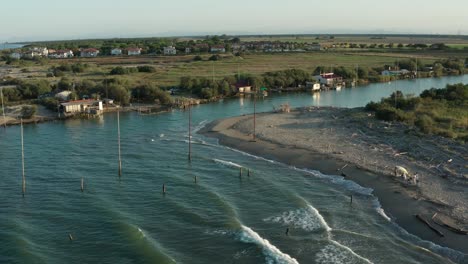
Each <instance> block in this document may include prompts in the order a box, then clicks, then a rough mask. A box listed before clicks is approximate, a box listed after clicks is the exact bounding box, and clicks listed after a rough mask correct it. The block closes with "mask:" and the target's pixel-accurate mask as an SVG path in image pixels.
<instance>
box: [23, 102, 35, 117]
mask: <svg viewBox="0 0 468 264" xmlns="http://www.w3.org/2000/svg"><path fill="white" fill-rule="evenodd" d="M36 112H37V106H35V105H26V106H23V107H22V108H21V118H24V119H28V118H31V117H33V116H34V115H35V114H36Z"/></svg>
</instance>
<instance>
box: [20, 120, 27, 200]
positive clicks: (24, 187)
mask: <svg viewBox="0 0 468 264" xmlns="http://www.w3.org/2000/svg"><path fill="white" fill-rule="evenodd" d="M21 167H22V170H23V197H24V194H25V193H26V177H25V176H24V140H23V119H22V118H21Z"/></svg>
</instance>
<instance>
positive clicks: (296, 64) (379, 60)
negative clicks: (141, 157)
mask: <svg viewBox="0 0 468 264" xmlns="http://www.w3.org/2000/svg"><path fill="white" fill-rule="evenodd" d="M194 56H195V55H182V56H135V57H128V56H127V57H97V58H73V59H67V60H49V61H48V62H47V63H45V64H44V65H32V63H31V62H28V64H26V65H17V66H15V68H12V69H10V71H11V72H9V73H8V74H7V75H9V76H11V77H14V78H22V79H24V78H26V79H31V80H34V79H47V80H49V81H53V80H55V81H57V80H58V79H59V78H46V74H47V72H48V71H49V69H50V68H51V67H53V66H58V65H60V64H63V63H71V64H73V63H79V62H81V63H86V64H88V65H90V67H89V68H88V69H87V70H86V71H85V72H84V73H78V74H71V73H68V77H70V78H72V79H75V80H82V79H91V80H96V81H99V80H102V79H103V78H104V77H105V76H106V75H109V73H110V70H111V69H112V68H114V67H116V66H122V67H136V66H138V65H151V66H153V67H154V68H155V69H156V71H155V72H154V73H133V74H127V75H124V76H123V77H125V78H126V79H129V80H130V81H132V82H134V83H145V82H152V83H154V84H156V85H158V86H162V87H167V86H174V85H177V84H178V83H179V80H180V78H181V77H183V76H193V77H207V78H213V77H214V78H215V79H220V78H223V77H226V76H233V75H235V74H237V73H238V72H239V73H241V74H242V73H244V74H247V73H248V74H252V75H260V74H263V73H265V72H270V71H279V70H285V69H292V68H297V69H303V70H306V71H308V72H312V71H313V70H314V69H315V68H316V67H317V66H324V67H330V68H332V67H336V66H344V67H349V68H353V69H354V68H355V67H356V66H357V65H358V66H360V67H368V68H370V67H382V66H384V65H386V64H387V65H392V64H394V62H395V61H397V60H402V59H407V58H418V60H420V61H421V62H423V63H432V62H434V61H435V60H437V59H442V58H449V57H454V56H459V57H460V58H465V57H468V51H467V52H461V53H453V54H452V53H450V52H439V51H424V52H422V51H413V52H408V51H397V50H393V51H391V52H390V51H387V52H375V51H372V52H371V51H360V52H353V51H334V52H331V51H328V52H323V51H321V52H308V53H274V54H268V53H250V54H244V55H243V56H242V57H235V56H233V55H230V54H226V55H223V57H222V59H221V60H218V61H214V62H213V61H208V58H209V56H210V55H208V54H205V55H202V57H203V61H193V58H194Z"/></svg>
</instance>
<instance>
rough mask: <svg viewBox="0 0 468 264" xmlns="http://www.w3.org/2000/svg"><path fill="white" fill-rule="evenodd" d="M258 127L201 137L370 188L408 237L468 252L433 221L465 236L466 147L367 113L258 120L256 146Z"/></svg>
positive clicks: (246, 122) (228, 124) (312, 111)
mask: <svg viewBox="0 0 468 264" xmlns="http://www.w3.org/2000/svg"><path fill="white" fill-rule="evenodd" d="M253 123H254V122H253V116H252V115H249V116H240V117H234V118H228V119H224V120H219V121H215V122H213V123H211V124H209V125H208V126H206V127H205V128H204V129H203V130H201V131H200V133H202V134H204V135H206V136H209V137H215V138H218V139H219V141H220V144H223V145H226V146H229V147H233V148H236V149H239V150H242V151H245V152H248V153H251V154H254V155H258V156H262V157H265V158H268V159H272V160H276V161H279V162H282V163H285V164H288V165H291V166H295V167H298V168H307V169H312V170H318V171H320V172H322V173H325V174H329V175H337V177H346V178H347V179H349V180H353V181H355V182H357V183H358V184H360V185H362V186H364V187H368V188H372V189H373V190H374V192H373V194H374V195H375V196H376V197H378V199H379V201H380V203H381V204H382V207H383V209H384V210H385V212H386V214H387V215H388V216H390V218H391V219H392V221H394V222H396V223H397V224H398V225H400V226H401V227H403V228H404V229H405V230H406V231H408V232H409V233H411V234H414V235H416V236H418V237H420V238H422V239H424V240H428V241H432V242H434V243H436V244H438V245H441V246H446V247H450V248H453V249H456V250H459V251H461V252H464V253H465V254H466V253H468V236H467V235H463V234H459V233H456V232H454V231H452V230H450V229H449V228H447V227H443V226H441V225H438V224H437V223H435V221H434V220H437V219H439V220H442V222H444V223H449V224H450V225H451V226H455V227H457V228H460V229H464V230H466V229H468V192H467V187H468V167H467V165H466V164H468V163H467V159H468V151H467V148H466V145H464V144H462V143H460V142H455V141H452V140H448V139H444V138H440V137H435V136H421V135H420V134H418V133H417V132H416V131H414V130H412V129H410V128H409V127H406V126H405V125H402V124H390V123H386V122H382V121H379V120H376V119H375V118H374V117H373V116H372V115H370V114H369V113H367V112H364V111H363V110H362V109H342V108H328V107H327V108H325V107H324V108H317V107H306V108H300V109H295V110H293V111H291V112H290V113H262V114H257V115H256V133H255V135H256V141H255V142H253V141H252V139H253ZM395 166H403V167H405V168H406V169H407V170H408V171H409V172H410V174H418V176H419V179H420V181H419V183H418V184H417V185H413V184H410V183H407V182H405V181H404V180H403V179H402V178H401V177H400V178H396V177H394V176H393V173H394V168H395ZM340 175H342V176H340ZM435 214H437V215H436V216H435V218H434V219H432V218H433V217H434V215H435ZM416 215H420V216H422V217H423V218H425V219H426V220H427V221H428V222H429V223H430V224H431V225H432V226H433V227H435V228H436V229H437V230H439V231H440V232H442V233H443V236H440V235H438V234H436V232H434V231H433V230H431V229H430V228H429V227H428V226H427V225H425V224H424V223H422V222H421V221H420V220H419V219H417V218H416ZM438 222H439V224H440V221H438Z"/></svg>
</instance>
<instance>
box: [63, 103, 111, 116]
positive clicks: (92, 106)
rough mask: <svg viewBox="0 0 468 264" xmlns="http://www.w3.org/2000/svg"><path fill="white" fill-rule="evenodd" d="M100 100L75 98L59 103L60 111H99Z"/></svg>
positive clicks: (70, 112)
mask: <svg viewBox="0 0 468 264" xmlns="http://www.w3.org/2000/svg"><path fill="white" fill-rule="evenodd" d="M102 110H103V106H102V101H100V100H76V101H69V102H65V103H61V104H60V111H62V112H63V113H67V114H74V113H92V114H94V113H99V112H98V111H102Z"/></svg>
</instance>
